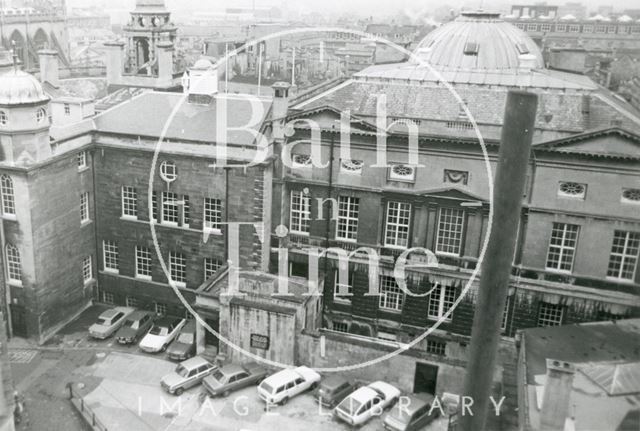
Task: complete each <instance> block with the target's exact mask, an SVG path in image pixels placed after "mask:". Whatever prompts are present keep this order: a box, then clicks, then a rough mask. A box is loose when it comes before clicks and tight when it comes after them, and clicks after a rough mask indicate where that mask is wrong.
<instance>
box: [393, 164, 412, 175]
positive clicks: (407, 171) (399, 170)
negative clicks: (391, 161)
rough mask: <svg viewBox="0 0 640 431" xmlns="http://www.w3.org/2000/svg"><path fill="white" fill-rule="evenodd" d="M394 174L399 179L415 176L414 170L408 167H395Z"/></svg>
mask: <svg viewBox="0 0 640 431" xmlns="http://www.w3.org/2000/svg"><path fill="white" fill-rule="evenodd" d="M393 173H394V174H396V175H397V176H399V177H410V176H412V175H413V168H412V167H411V166H407V165H395V166H394V167H393Z"/></svg>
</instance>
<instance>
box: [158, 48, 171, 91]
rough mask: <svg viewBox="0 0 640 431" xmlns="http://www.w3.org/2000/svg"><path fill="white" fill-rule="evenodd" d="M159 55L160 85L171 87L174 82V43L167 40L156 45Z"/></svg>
mask: <svg viewBox="0 0 640 431" xmlns="http://www.w3.org/2000/svg"><path fill="white" fill-rule="evenodd" d="M156 48H157V50H156V53H157V56H158V86H159V87H170V86H171V83H172V82H173V53H174V51H175V49H174V47H173V43H171V42H168V41H165V42H159V43H158V44H157V45H156Z"/></svg>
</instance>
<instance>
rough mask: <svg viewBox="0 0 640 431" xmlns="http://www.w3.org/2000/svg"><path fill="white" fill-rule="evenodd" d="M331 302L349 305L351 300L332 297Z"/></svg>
mask: <svg viewBox="0 0 640 431" xmlns="http://www.w3.org/2000/svg"><path fill="white" fill-rule="evenodd" d="M333 302H337V303H338V304H351V299H344V298H336V297H335V296H334V297H333Z"/></svg>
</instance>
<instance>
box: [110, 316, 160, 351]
mask: <svg viewBox="0 0 640 431" xmlns="http://www.w3.org/2000/svg"><path fill="white" fill-rule="evenodd" d="M154 317H155V316H154V314H153V313H151V312H149V311H142V310H136V311H134V312H133V313H131V314H130V315H129V316H128V317H127V318H126V319H125V320H124V324H123V325H122V326H121V327H120V329H118V332H116V340H117V341H118V343H120V344H135V343H137V342H138V340H139V339H140V338H142V337H143V336H144V335H145V334H146V333H147V332H148V331H149V328H151V326H152V325H153V318H154Z"/></svg>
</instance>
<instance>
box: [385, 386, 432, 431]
mask: <svg viewBox="0 0 640 431" xmlns="http://www.w3.org/2000/svg"><path fill="white" fill-rule="evenodd" d="M433 400H434V397H433V395H423V396H415V395H412V396H409V399H408V403H405V402H403V408H401V409H393V410H392V411H391V413H389V414H388V415H387V416H386V417H385V418H384V424H383V426H384V429H385V430H388V431H418V430H421V429H423V428H424V427H426V426H427V425H429V424H430V423H431V422H432V421H433V420H435V419H437V418H438V416H439V415H440V409H439V408H432V407H431V404H432V403H433Z"/></svg>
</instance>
